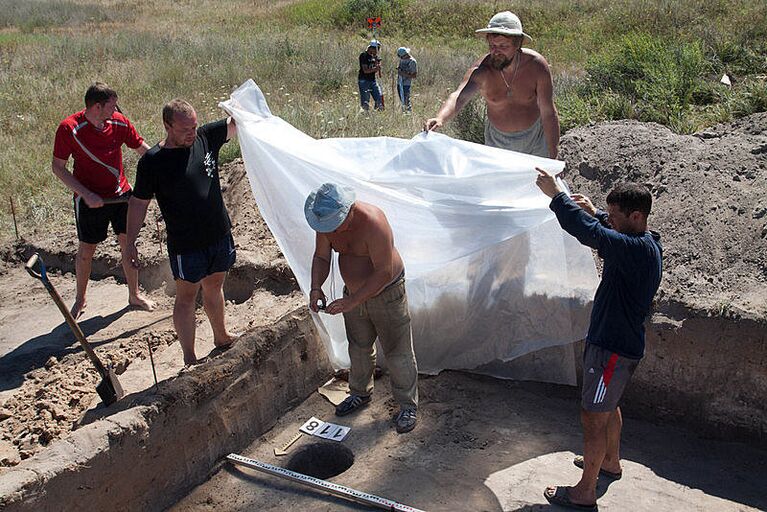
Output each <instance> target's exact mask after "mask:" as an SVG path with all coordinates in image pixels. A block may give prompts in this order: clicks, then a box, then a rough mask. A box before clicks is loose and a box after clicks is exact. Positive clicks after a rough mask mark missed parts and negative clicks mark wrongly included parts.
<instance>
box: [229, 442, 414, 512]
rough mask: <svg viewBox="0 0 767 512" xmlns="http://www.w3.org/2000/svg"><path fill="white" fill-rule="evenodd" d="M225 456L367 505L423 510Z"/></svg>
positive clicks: (396, 510) (401, 511) (404, 511)
mask: <svg viewBox="0 0 767 512" xmlns="http://www.w3.org/2000/svg"><path fill="white" fill-rule="evenodd" d="M226 458H227V460H229V462H232V463H233V464H239V465H240V466H245V467H247V468H251V469H255V470H257V471H261V472H263V473H267V474H269V475H274V476H278V477H280V478H284V479H285V480H290V481H292V482H296V483H299V484H303V485H306V486H308V487H313V488H314V489H318V490H320V491H324V492H327V493H329V494H333V495H335V496H340V497H341V498H345V499H347V500H351V501H354V502H357V503H361V504H363V505H367V506H369V507H375V508H379V509H382V510H389V511H394V512H424V511H423V510H420V509H417V508H413V507H409V506H407V505H403V504H402V503H397V502H396V501H391V500H387V499H386V498H381V497H378V496H375V495H373V494H368V493H365V492H360V491H357V490H355V489H352V488H351V487H346V486H344V485H338V484H334V483H332V482H328V481H326V480H320V479H319V478H314V477H313V476H308V475H304V474H301V473H296V472H295V471H291V470H289V469H285V468H281V467H278V466H272V465H271V464H267V463H265V462H259V461H257V460H255V459H249V458H247V457H243V456H242V455H237V454H236V453H230V454H229V455H227V456H226Z"/></svg>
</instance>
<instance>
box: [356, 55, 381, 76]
mask: <svg viewBox="0 0 767 512" xmlns="http://www.w3.org/2000/svg"><path fill="white" fill-rule="evenodd" d="M375 65H376V58H375V57H373V56H372V55H370V54H369V53H368V52H362V53H360V72H359V74H358V75H357V78H358V79H359V80H375V79H376V74H375V73H365V72H363V71H362V69H363V68H362V66H368V67H371V68H372V67H373V66H375Z"/></svg>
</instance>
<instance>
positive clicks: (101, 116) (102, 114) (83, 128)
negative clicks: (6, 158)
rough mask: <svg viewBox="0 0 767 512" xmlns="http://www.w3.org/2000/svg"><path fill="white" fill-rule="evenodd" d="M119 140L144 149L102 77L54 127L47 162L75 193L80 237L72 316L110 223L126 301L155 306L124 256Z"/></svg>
mask: <svg viewBox="0 0 767 512" xmlns="http://www.w3.org/2000/svg"><path fill="white" fill-rule="evenodd" d="M123 144H125V145H126V146H128V147H129V148H131V149H133V150H134V151H135V152H136V153H138V154H139V155H143V154H144V153H145V152H146V150H147V149H149V145H148V144H147V143H146V142H144V139H143V138H142V137H141V136H140V135H139V134H138V132H137V131H136V129H135V128H134V127H133V125H132V124H131V123H130V121H128V119H127V118H126V117H125V116H123V115H122V114H120V113H119V112H117V93H116V92H115V91H114V89H111V88H110V87H109V86H107V85H106V84H104V83H101V82H96V83H94V84H93V85H91V86H90V87H89V88H88V90H87V91H86V93H85V110H81V111H80V112H77V113H76V114H72V115H71V116H69V117H67V118H66V119H64V120H63V121H62V122H61V123H60V124H59V127H58V129H57V130H56V139H55V142H54V144H53V162H52V164H51V165H52V168H53V174H55V175H56V177H57V178H58V179H60V180H61V181H62V182H63V183H64V185H66V186H67V187H68V188H69V189H70V190H72V192H74V194H75V195H74V206H75V222H76V224H77V238H78V239H79V241H80V244H79V246H78V249H77V258H76V259H75V272H76V276H77V297H76V298H75V303H74V304H73V305H72V316H73V317H74V318H75V319H77V318H78V317H79V316H80V315H81V314H82V312H83V310H84V309H85V305H86V301H85V291H86V289H87V287H88V279H89V278H90V274H91V262H92V261H93V253H94V252H95V251H96V246H97V245H98V244H99V243H100V242H103V241H104V240H106V238H107V229H108V228H109V224H110V223H111V224H112V229H114V231H115V233H116V234H117V237H118V239H119V240H120V250H121V252H122V256H123V257H122V266H123V271H124V272H125V280H126V281H127V283H128V303H129V304H130V305H132V306H136V307H139V308H141V309H146V310H152V309H153V308H154V303H153V302H151V301H150V300H148V299H146V298H145V297H143V296H142V295H141V294H140V293H139V289H138V270H137V269H136V268H134V267H133V265H131V264H130V261H129V259H128V258H126V257H125V254H126V249H127V245H126V244H127V237H126V235H125V228H126V218H127V217H126V216H127V213H128V203H127V199H128V195H129V194H130V191H131V187H130V185H129V184H128V180H127V179H126V178H125V173H124V172H123V162H122V145H123ZM70 156H71V157H72V159H73V160H74V166H73V172H71V173H70V172H69V170H68V169H67V161H68V160H69V157H70Z"/></svg>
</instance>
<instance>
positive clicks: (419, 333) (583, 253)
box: [221, 80, 597, 383]
mask: <svg viewBox="0 0 767 512" xmlns="http://www.w3.org/2000/svg"><path fill="white" fill-rule="evenodd" d="M221 106H222V107H223V108H224V109H225V110H227V111H228V112H229V113H230V114H231V115H232V116H233V117H234V119H235V121H236V123H237V129H238V136H239V141H240V146H241V149H242V156H243V159H244V161H245V167H246V169H247V173H248V178H249V180H250V184H251V187H252V189H253V194H254V196H255V198H256V202H257V204H258V207H259V209H260V211H261V214H262V216H263V218H264V220H265V221H266V223H267V225H268V226H269V229H270V230H271V231H272V233H273V234H274V237H275V238H276V240H277V243H278V244H279V247H280V249H281V250H282V253H283V254H284V255H285V258H286V259H287V262H288V264H289V265H290V267H291V269H292V270H293V272H294V274H295V276H296V279H297V280H298V284H299V286H300V287H301V290H302V291H303V292H304V293H305V294H306V295H307V297H308V291H309V289H310V288H311V274H310V271H311V261H312V254H313V251H314V239H315V234H314V232H313V231H312V230H311V228H310V227H309V225H308V224H307V223H306V220H305V218H304V212H303V207H304V201H305V199H306V196H307V195H308V194H309V193H310V192H311V191H312V190H314V189H316V188H317V187H319V186H320V185H321V184H322V183H325V182H334V183H339V184H343V185H347V186H350V187H352V188H354V190H355V191H356V193H357V199H358V200H361V201H365V202H369V203H372V204H375V205H376V206H378V207H380V208H381V209H382V210H383V211H384V212H385V213H386V216H387V218H388V219H389V223H390V224H391V226H392V229H393V232H394V239H395V245H396V247H397V248H398V250H399V251H400V254H401V255H402V258H403V260H404V262H405V270H406V275H407V292H408V299H409V304H410V312H411V316H412V319H413V322H412V326H413V340H414V344H415V350H416V356H417V360H418V368H419V371H420V372H422V373H437V372H439V371H441V370H443V369H474V368H477V367H480V371H489V372H490V373H503V371H501V370H499V368H500V366H499V363H500V362H504V361H511V360H512V359H515V358H519V357H520V356H524V355H525V354H529V353H531V352H536V351H539V350H541V349H544V348H547V347H555V346H562V345H566V344H569V343H571V342H573V341H576V340H579V339H582V338H583V337H584V335H585V331H586V326H587V322H586V319H587V313H588V308H589V307H590V303H591V299H592V297H593V294H594V290H595V288H596V284H597V276H596V271H595V268H594V262H593V258H592V255H591V252H590V251H589V250H588V249H586V248H584V247H582V246H580V244H578V243H577V241H575V239H573V238H572V237H570V236H569V235H567V234H566V233H564V232H563V231H562V230H561V229H560V228H559V226H558V224H557V222H556V219H555V218H554V216H553V214H552V212H551V211H550V210H549V208H548V203H549V199H548V198H547V197H546V196H544V195H543V194H542V193H541V192H540V191H539V190H538V189H537V187H536V186H535V183H534V182H535V177H536V172H535V170H534V168H535V167H536V166H538V167H541V168H544V169H546V170H547V171H549V172H551V173H552V174H556V173H559V172H561V171H562V169H563V166H564V164H563V163H562V162H559V161H555V160H549V159H545V158H538V157H532V156H529V155H524V154H521V153H514V152H511V151H506V150H502V149H497V148H490V147H486V146H483V145H479V144H474V143H471V142H466V141H461V140H456V139H453V138H450V137H448V136H446V135H442V134H440V133H433V132H432V133H421V134H418V135H416V136H415V137H413V138H412V139H410V140H406V139H398V138H392V137H371V138H342V139H321V140H317V139H313V138H312V137H310V136H308V135H306V134H304V133H302V132H301V131H299V130H298V129H296V128H295V127H293V126H291V125H290V124H288V123H287V122H285V121H283V120H282V119H280V118H279V117H277V116H274V115H272V114H271V112H270V110H269V107H268V106H267V103H266V99H265V98H264V96H263V94H262V92H261V90H260V89H259V88H258V86H257V85H256V84H255V83H254V82H253V81H252V80H249V81H248V82H246V83H244V84H243V85H242V86H240V87H239V88H238V89H237V90H236V91H235V92H234V93H232V95H231V97H230V99H229V100H227V101H225V102H223V103H221ZM373 115H375V114H373ZM336 263H337V262H336ZM323 289H324V291H325V294H326V295H327V296H328V299H329V300H332V299H334V298H338V297H340V296H341V293H342V289H343V281H342V279H341V277H340V274H339V272H338V266H337V264H336V265H334V266H333V270H332V273H331V277H330V278H329V279H328V281H327V282H326V283H325V285H324V287H323ZM307 302H308V299H307ZM314 320H315V322H316V324H317V326H318V328H319V330H320V332H321V334H322V336H323V337H324V341H325V344H326V347H327V350H328V354H329V356H330V360H331V362H332V363H333V365H334V366H335V367H337V368H341V367H348V365H349V358H348V352H347V342H346V337H345V333H344V328H343V318H342V316H341V315H337V316H330V315H326V314H324V313H320V314H319V315H314ZM568 348H569V347H568ZM537 353H540V352H537ZM549 353H550V354H553V357H554V361H539V362H538V365H539V366H541V367H542V368H538V369H537V370H536V371H535V372H533V373H531V372H529V371H525V369H524V368H521V369H520V368H517V369H516V370H515V371H514V372H511V373H512V375H511V376H515V375H516V376H517V377H521V378H535V379H539V380H549V381H554V382H570V383H572V382H573V381H574V373H573V360H572V350H565V349H560V350H554V351H551V350H550V351H549ZM528 359H529V358H528ZM532 360H534V358H533V359H532ZM483 369H484V370H483Z"/></svg>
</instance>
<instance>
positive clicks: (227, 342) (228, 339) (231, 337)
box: [213, 333, 242, 348]
mask: <svg viewBox="0 0 767 512" xmlns="http://www.w3.org/2000/svg"><path fill="white" fill-rule="evenodd" d="M240 336H242V335H241V334H231V333H226V336H224V337H223V338H219V339H215V340H213V345H215V347H216V348H229V347H231V346H232V345H234V342H236V341H237V340H238V339H239V338H240Z"/></svg>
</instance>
